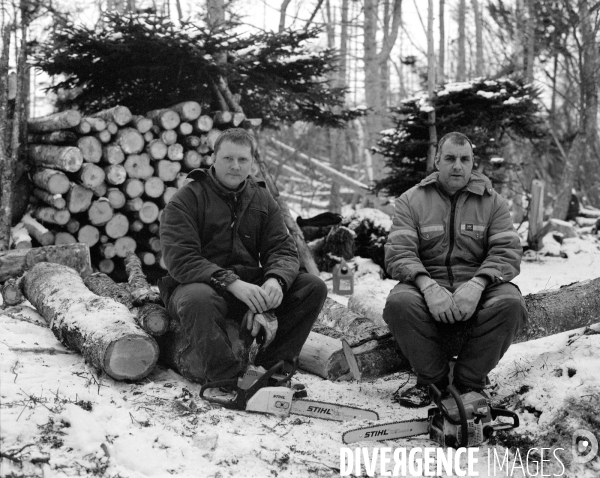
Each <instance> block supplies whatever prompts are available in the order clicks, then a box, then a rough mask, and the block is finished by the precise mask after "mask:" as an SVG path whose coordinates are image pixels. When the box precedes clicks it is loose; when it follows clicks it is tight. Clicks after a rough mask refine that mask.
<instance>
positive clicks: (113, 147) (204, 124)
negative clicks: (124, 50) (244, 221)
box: [12, 101, 260, 278]
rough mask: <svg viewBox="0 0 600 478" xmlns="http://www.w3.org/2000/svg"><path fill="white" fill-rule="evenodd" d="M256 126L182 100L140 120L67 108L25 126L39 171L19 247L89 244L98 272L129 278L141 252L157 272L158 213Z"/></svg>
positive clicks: (119, 110)
mask: <svg viewBox="0 0 600 478" xmlns="http://www.w3.org/2000/svg"><path fill="white" fill-rule="evenodd" d="M259 124H260V120H258V119H252V120H247V119H245V118H244V117H243V115H240V114H234V113H231V112H228V111H219V112H216V113H214V114H206V112H203V111H202V110H201V107H200V105H199V104H198V103H196V102H194V101H186V102H183V103H179V104H177V105H174V106H172V107H170V108H167V109H160V110H154V111H149V112H147V113H146V114H145V115H144V116H134V115H132V114H131V112H130V111H129V109H128V108H126V107H124V106H116V107H114V108H111V109H109V110H105V111H100V112H98V113H95V114H93V115H90V116H87V117H84V116H82V115H81V114H80V113H79V112H78V111H75V110H69V111H64V112H61V113H56V114H53V115H50V116H46V117H43V118H34V119H31V120H29V133H30V134H29V137H28V142H29V148H28V149H29V157H30V160H31V161H32V163H33V164H34V165H35V169H34V170H33V171H32V172H31V181H32V183H33V184H34V185H35V191H34V194H33V197H32V203H33V208H32V210H31V213H30V214H28V215H26V216H24V218H23V220H22V222H21V223H20V224H19V225H18V226H17V227H15V228H14V230H13V237H12V239H13V247H15V248H27V247H31V245H33V246H37V245H41V246H47V245H52V244H70V243H75V242H82V243H86V244H87V245H88V246H89V247H90V250H91V254H92V263H93V265H94V267H95V268H97V269H98V270H99V271H100V272H103V273H106V274H109V275H112V274H114V276H116V277H118V278H123V277H125V266H124V258H125V257H126V256H127V254H128V253H129V252H135V253H136V254H137V255H138V257H139V258H140V260H141V262H142V264H143V265H144V267H151V266H161V267H162V268H164V263H163V261H162V260H161V256H160V240H159V238H158V230H159V221H160V215H161V212H162V210H163V209H164V207H165V205H166V204H167V203H168V202H169V200H170V199H171V197H172V196H173V194H174V193H175V192H176V191H177V189H179V188H180V187H181V186H183V185H184V184H185V183H186V182H187V180H186V176H187V173H188V172H189V171H191V170H193V169H196V168H199V167H209V166H210V164H211V163H212V156H211V155H212V151H213V145H214V142H215V140H216V138H217V137H218V136H219V134H220V133H221V131H222V130H224V129H227V128H230V127H247V128H251V127H255V126H258V125H259Z"/></svg>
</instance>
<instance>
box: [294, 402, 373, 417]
mask: <svg viewBox="0 0 600 478" xmlns="http://www.w3.org/2000/svg"><path fill="white" fill-rule="evenodd" d="M293 402H310V403H322V404H323V405H331V406H334V407H344V408H352V409H353V410H360V411H361V412H371V413H374V414H375V415H377V416H378V417H379V413H377V412H376V411H374V410H371V409H370V408H362V407H355V406H353V405H344V404H339V403H332V402H324V401H323V400H310V399H308V400H304V399H302V398H298V399H294V400H293V401H292V403H293ZM294 415H296V414H294ZM298 416H300V417H308V418H318V419H319V420H327V421H328V422H337V423H340V421H339V420H334V419H333V418H325V417H322V416H310V417H309V416H308V415H299V414H298Z"/></svg>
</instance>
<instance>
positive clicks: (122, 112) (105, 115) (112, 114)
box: [91, 106, 132, 126]
mask: <svg viewBox="0 0 600 478" xmlns="http://www.w3.org/2000/svg"><path fill="white" fill-rule="evenodd" d="M91 116H92V117H94V118H102V119H103V120H104V121H106V122H107V123H108V122H111V121H112V122H114V123H116V124H117V125H119V126H124V125H126V124H127V123H129V122H130V121H131V118H132V115H131V111H129V108H127V107H126V106H115V107H114V108H110V109H107V110H103V111H98V112H97V113H94V114H93V115H91Z"/></svg>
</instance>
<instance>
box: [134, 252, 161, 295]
mask: <svg viewBox="0 0 600 478" xmlns="http://www.w3.org/2000/svg"><path fill="white" fill-rule="evenodd" d="M125 271H126V272H127V278H128V279H127V282H128V283H129V290H130V291H131V296H132V297H133V303H134V304H135V305H141V304H147V303H154V304H162V300H161V298H160V294H159V293H158V292H155V291H154V290H152V287H150V284H149V283H148V280H147V279H146V274H144V272H143V271H142V263H141V262H140V259H139V257H138V256H136V255H135V254H133V253H129V254H127V255H126V256H125Z"/></svg>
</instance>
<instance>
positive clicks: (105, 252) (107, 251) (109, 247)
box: [86, 242, 117, 295]
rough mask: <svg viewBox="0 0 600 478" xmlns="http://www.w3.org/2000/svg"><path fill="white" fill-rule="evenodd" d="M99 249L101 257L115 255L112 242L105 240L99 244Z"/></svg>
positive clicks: (115, 251)
mask: <svg viewBox="0 0 600 478" xmlns="http://www.w3.org/2000/svg"><path fill="white" fill-rule="evenodd" d="M99 249H100V255H102V257H104V258H105V259H112V258H113V257H115V256H116V255H117V248H116V247H115V244H114V243H113V242H107V243H106V244H100V248H99ZM86 285H87V284H86ZM90 290H92V291H93V292H95V291H94V289H90ZM96 293H97V292H96ZM98 295H102V294H98Z"/></svg>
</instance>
